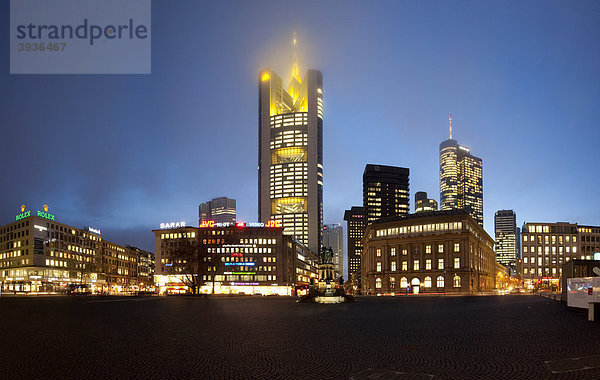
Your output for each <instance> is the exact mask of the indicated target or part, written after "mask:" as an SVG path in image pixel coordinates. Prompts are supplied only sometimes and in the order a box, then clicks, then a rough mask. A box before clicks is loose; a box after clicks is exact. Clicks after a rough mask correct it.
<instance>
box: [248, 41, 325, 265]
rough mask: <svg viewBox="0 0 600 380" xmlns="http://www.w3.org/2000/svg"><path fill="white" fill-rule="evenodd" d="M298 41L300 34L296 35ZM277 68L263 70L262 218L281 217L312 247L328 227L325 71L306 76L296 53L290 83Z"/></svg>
mask: <svg viewBox="0 0 600 380" xmlns="http://www.w3.org/2000/svg"><path fill="white" fill-rule="evenodd" d="M294 46H295V39H294ZM284 80H286V81H287V80H288V79H287V78H286V79H282V78H281V77H279V76H278V75H277V74H276V73H275V72H274V71H273V70H271V69H264V70H262V71H261V72H260V73H259V76H258V141H259V149H258V218H259V221H260V222H263V223H265V222H267V221H269V220H275V221H279V222H281V225H282V227H283V228H284V234H287V235H292V236H294V237H295V238H296V239H298V241H300V242H301V243H302V244H304V245H306V246H307V247H308V248H309V249H310V250H311V251H313V252H315V253H316V252H319V250H320V248H321V240H322V229H323V77H322V75H321V72H319V71H317V70H308V71H307V72H306V73H305V74H304V77H301V76H300V70H299V68H298V63H297V62H296V58H295V55H294V62H293V67H292V72H291V76H290V78H289V82H288V83H289V84H288V86H287V87H284Z"/></svg>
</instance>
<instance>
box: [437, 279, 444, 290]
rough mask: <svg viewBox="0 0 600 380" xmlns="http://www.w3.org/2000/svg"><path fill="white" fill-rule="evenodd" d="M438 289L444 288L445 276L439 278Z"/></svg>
mask: <svg viewBox="0 0 600 380" xmlns="http://www.w3.org/2000/svg"><path fill="white" fill-rule="evenodd" d="M437 287H438V288H443V287H444V277H443V276H439V277H438V278H437Z"/></svg>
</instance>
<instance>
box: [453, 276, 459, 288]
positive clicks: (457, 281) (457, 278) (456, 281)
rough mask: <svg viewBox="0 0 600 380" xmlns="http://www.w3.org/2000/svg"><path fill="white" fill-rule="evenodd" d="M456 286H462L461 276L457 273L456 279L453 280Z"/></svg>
mask: <svg viewBox="0 0 600 380" xmlns="http://www.w3.org/2000/svg"><path fill="white" fill-rule="evenodd" d="M452 282H453V284H454V287H455V288H460V276H458V275H456V276H454V279H453V280H452Z"/></svg>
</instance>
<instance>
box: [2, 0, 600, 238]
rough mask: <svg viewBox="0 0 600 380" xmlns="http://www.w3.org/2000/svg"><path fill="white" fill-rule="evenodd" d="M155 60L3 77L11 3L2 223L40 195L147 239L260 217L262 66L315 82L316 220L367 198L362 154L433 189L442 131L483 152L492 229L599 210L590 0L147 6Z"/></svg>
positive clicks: (113, 229) (599, 219)
mask: <svg viewBox="0 0 600 380" xmlns="http://www.w3.org/2000/svg"><path fill="white" fill-rule="evenodd" d="M152 6H153V9H152V14H153V17H152V74H151V75H9V74H8V72H9V53H8V52H9V49H8V43H9V42H8V41H9V29H8V28H9V26H8V25H9V2H8V1H4V2H2V5H1V8H0V14H2V18H1V20H2V27H1V29H0V37H1V39H2V41H4V46H3V48H2V60H1V61H0V72H2V73H3V74H1V75H0V121H1V125H2V137H1V138H0V155H1V159H2V177H3V180H2V192H1V194H2V196H1V202H0V223H1V224H5V223H10V222H12V221H13V220H14V215H15V214H17V213H18V210H19V206H20V205H21V204H22V203H26V204H28V205H30V206H31V208H33V209H35V208H41V205H43V204H44V203H47V204H48V205H50V208H51V210H52V211H53V212H54V214H55V215H56V219H57V220H58V221H61V222H64V223H67V224H71V225H75V226H84V225H92V226H95V227H98V228H101V229H102V230H103V235H104V237H105V238H106V239H108V240H112V241H116V242H120V243H130V244H134V245H138V246H140V247H142V248H146V249H150V250H153V249H154V246H153V245H154V241H153V234H152V233H151V230H152V229H154V228H157V227H158V225H159V223H160V222H165V221H177V220H185V221H187V222H188V223H196V222H197V217H198V212H197V207H198V204H199V203H200V202H203V201H206V200H208V199H210V198H212V197H216V196H222V195H224V196H228V197H231V198H235V199H237V204H238V217H239V219H241V220H245V221H255V220H256V218H257V138H258V136H257V135H258V126H257V120H258V116H257V108H258V106H257V96H258V89H257V81H258V79H257V75H258V71H259V70H260V69H261V68H264V67H268V66H270V67H272V68H273V69H275V70H276V71H278V72H279V73H280V74H282V76H284V77H286V76H287V73H288V71H289V70H290V68H291V50H290V48H289V41H290V36H291V34H292V32H293V31H296V32H297V36H298V40H299V45H300V51H301V71H302V72H304V71H305V70H306V69H308V68H316V69H319V70H321V71H322V73H323V80H324V99H325V117H324V164H325V187H324V189H325V190H324V191H325V194H324V198H325V205H324V208H325V210H324V211H325V222H326V223H337V222H342V217H343V211H344V209H346V208H348V207H350V206H352V205H360V204H361V203H362V172H363V169H364V166H365V164H366V163H380V164H389V165H398V166H405V167H409V168H410V170H411V177H410V181H411V209H412V207H413V206H414V205H413V204H414V199H413V196H414V193H415V192H416V191H419V190H424V191H427V192H428V193H429V194H430V196H433V197H435V198H436V199H439V179H438V176H439V167H438V165H439V164H438V145H439V143H440V141H442V140H445V139H446V138H447V137H448V123H447V117H448V113H449V112H452V113H453V116H454V121H453V125H454V137H455V138H456V139H457V140H458V141H459V143H461V144H463V145H467V146H469V147H471V151H472V153H473V154H474V155H476V156H479V157H481V158H482V159H483V165H484V217H485V228H486V230H487V231H488V233H490V235H493V215H494V212H495V211H496V210H498V209H504V208H506V209H514V210H515V211H516V212H517V216H518V223H519V224H521V223H522V222H523V221H572V222H579V223H587V224H595V225H598V224H600V200H599V197H598V189H599V188H600V175H599V173H600V170H599V168H598V164H599V163H600V153H599V152H600V150H599V143H600V128H599V127H598V123H599V121H600V115H599V111H600V107H599V104H600V49H599V48H598V46H600V23H599V22H598V20H599V19H600V3H599V2H597V1H577V2H566V1H546V0H544V1H527V2H517V1H514V2H510V3H509V2H502V1H466V2H461V1H451V2H449V1H427V2H425V1H411V2H398V1H390V2H385V1H378V2H366V1H365V2H351V1H344V2H340V1H330V2H327V1H326V2H323V1H315V2H312V3H310V2H308V3H306V4H305V2H303V3H302V5H300V3H298V2H281V1H273V2H270V1H252V2H248V1H239V2H233V1H225V2H210V3H209V2H197V1H168V2H167V1H154V2H153V5H152Z"/></svg>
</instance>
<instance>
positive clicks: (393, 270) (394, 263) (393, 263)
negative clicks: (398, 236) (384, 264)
mask: <svg viewBox="0 0 600 380" xmlns="http://www.w3.org/2000/svg"><path fill="white" fill-rule="evenodd" d="M391 270H392V272H395V271H396V262H395V261H392V267H391Z"/></svg>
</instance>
